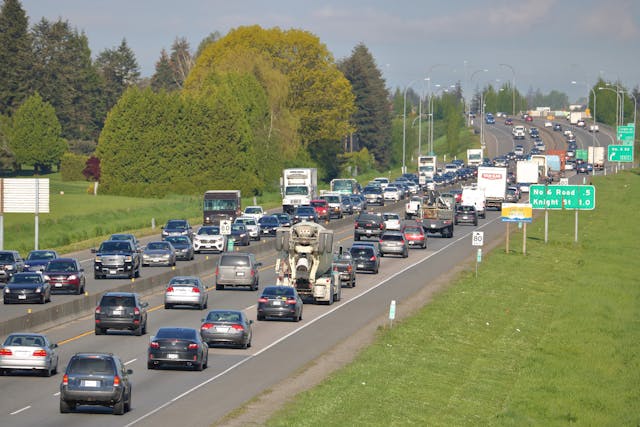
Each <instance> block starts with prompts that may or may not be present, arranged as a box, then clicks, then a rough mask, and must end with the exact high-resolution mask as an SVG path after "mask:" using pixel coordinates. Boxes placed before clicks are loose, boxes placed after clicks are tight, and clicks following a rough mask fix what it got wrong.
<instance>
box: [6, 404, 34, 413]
mask: <svg viewBox="0 0 640 427" xmlns="http://www.w3.org/2000/svg"><path fill="white" fill-rule="evenodd" d="M29 408H31V405H29V406H25V407H24V408H22V409H18V410H17V411H13V412H12V413H10V414H9V415H16V414H19V413H20V412H22V411H26V410H27V409H29Z"/></svg>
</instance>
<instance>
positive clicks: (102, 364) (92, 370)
mask: <svg viewBox="0 0 640 427" xmlns="http://www.w3.org/2000/svg"><path fill="white" fill-rule="evenodd" d="M69 373H70V374H80V375H88V374H113V373H114V367H113V362H112V361H111V360H109V359H106V358H102V357H92V358H89V357H79V358H75V359H71V362H69Z"/></svg>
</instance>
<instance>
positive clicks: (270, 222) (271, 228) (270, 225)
mask: <svg viewBox="0 0 640 427" xmlns="http://www.w3.org/2000/svg"><path fill="white" fill-rule="evenodd" d="M258 225H260V233H261V234H262V235H263V236H275V235H276V229H277V228H278V227H280V221H279V220H278V217H277V216H275V215H264V216H263V217H262V218H260V219H259V220H258Z"/></svg>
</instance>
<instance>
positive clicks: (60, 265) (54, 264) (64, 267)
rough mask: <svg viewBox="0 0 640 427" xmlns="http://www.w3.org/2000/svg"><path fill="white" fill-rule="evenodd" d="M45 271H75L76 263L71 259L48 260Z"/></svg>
mask: <svg viewBox="0 0 640 427" xmlns="http://www.w3.org/2000/svg"><path fill="white" fill-rule="evenodd" d="M46 271H68V272H71V271H77V267H76V263H75V262H73V261H56V260H53V261H49V264H47V268H46Z"/></svg>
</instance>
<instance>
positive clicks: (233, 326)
mask: <svg viewBox="0 0 640 427" xmlns="http://www.w3.org/2000/svg"><path fill="white" fill-rule="evenodd" d="M231 328H233V329H235V330H236V331H244V327H243V326H242V325H231Z"/></svg>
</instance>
